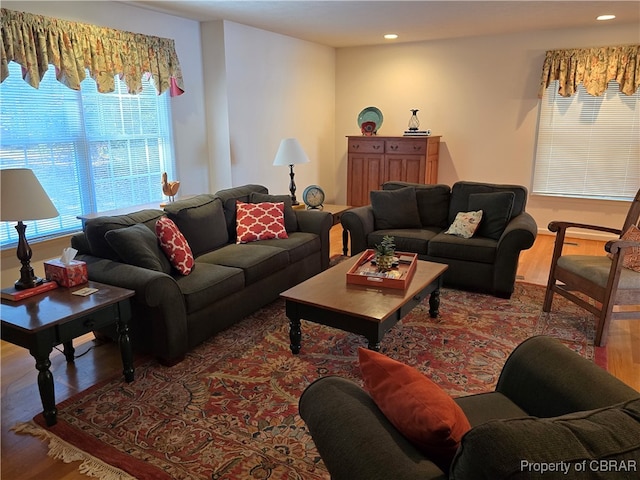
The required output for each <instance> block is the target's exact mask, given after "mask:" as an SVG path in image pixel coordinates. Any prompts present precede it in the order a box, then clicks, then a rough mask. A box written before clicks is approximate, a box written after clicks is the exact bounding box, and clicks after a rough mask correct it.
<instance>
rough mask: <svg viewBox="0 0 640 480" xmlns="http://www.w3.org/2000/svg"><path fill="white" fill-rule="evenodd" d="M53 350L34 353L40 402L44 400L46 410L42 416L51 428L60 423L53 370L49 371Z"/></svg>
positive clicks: (43, 405)
mask: <svg viewBox="0 0 640 480" xmlns="http://www.w3.org/2000/svg"><path fill="white" fill-rule="evenodd" d="M51 350H52V349H51V348H50V349H49V351H48V352H47V353H44V352H43V353H33V352H32V355H33V357H34V358H35V359H36V369H37V370H38V390H39V391H40V400H42V407H43V409H44V410H43V412H42V414H43V415H44V419H45V421H46V422H47V426H49V427H50V426H52V425H55V424H56V423H57V421H58V420H57V416H58V409H57V408H56V398H55V390H54V386H53V374H52V373H51V370H49V367H50V366H51V361H50V360H49V354H50V353H51Z"/></svg>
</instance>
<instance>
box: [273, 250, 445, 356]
mask: <svg viewBox="0 0 640 480" xmlns="http://www.w3.org/2000/svg"><path fill="white" fill-rule="evenodd" d="M359 259H360V255H356V256H355V257H351V258H350V259H349V260H346V261H344V262H342V263H339V264H338V265H336V266H335V267H331V268H329V269H328V270H325V271H323V272H321V273H319V274H317V275H315V276H313V277H311V278H310V279H308V280H305V281H304V282H302V283H299V284H298V285H296V286H295V287H292V288H290V289H288V290H286V291H284V292H283V293H282V294H281V296H282V297H283V298H284V299H285V310H286V314H287V318H289V337H290V340H291V345H290V348H291V352H292V353H294V354H297V353H299V352H300V348H301V345H300V343H301V339H302V332H301V329H300V320H301V319H304V320H308V321H311V322H315V323H319V324H321V325H326V326H329V327H334V328H339V329H340V330H344V331H347V332H351V333H357V334H359V335H364V336H365V337H366V338H367V340H368V341H369V345H368V347H369V348H370V349H371V350H376V351H377V350H380V342H381V340H382V337H383V336H384V334H385V333H386V332H387V331H388V330H389V329H390V328H391V327H393V326H394V325H395V324H396V323H398V322H399V321H400V320H401V319H402V318H403V317H404V316H405V315H406V314H407V313H409V312H410V311H411V310H413V308H414V307H415V306H416V305H418V304H419V303H420V302H422V301H423V300H424V299H425V298H426V297H427V295H429V314H430V315H431V317H433V318H435V317H437V316H438V310H439V308H440V287H441V285H442V274H443V273H444V272H445V271H446V270H447V268H448V266H447V265H445V264H442V263H434V262H425V261H423V260H418V264H417V268H416V272H415V274H414V276H413V278H412V279H411V282H410V283H409V286H408V287H407V288H406V289H404V290H397V289H393V288H384V287H377V286H375V285H372V286H366V285H354V284H348V283H347V279H346V274H347V271H348V270H349V269H350V268H351V267H352V266H353V265H354V264H355V263H356V262H357V261H358V260H359Z"/></svg>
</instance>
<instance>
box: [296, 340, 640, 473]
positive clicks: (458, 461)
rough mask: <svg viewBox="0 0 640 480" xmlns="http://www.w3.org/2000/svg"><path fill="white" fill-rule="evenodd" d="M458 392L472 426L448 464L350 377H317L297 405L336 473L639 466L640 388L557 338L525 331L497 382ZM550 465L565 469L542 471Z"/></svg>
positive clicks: (627, 469)
mask: <svg viewBox="0 0 640 480" xmlns="http://www.w3.org/2000/svg"><path fill="white" fill-rule="evenodd" d="M455 402H456V403H457V404H458V405H459V406H460V407H461V408H462V410H463V411H464V413H465V414H466V416H467V419H468V420H469V423H470V424H471V427H472V428H471V430H469V431H468V432H467V433H466V434H465V435H464V436H463V437H462V441H461V443H460V446H459V447H458V450H457V453H456V455H455V457H454V459H453V462H452V464H451V468H450V470H449V472H444V471H443V470H441V469H440V468H438V467H437V466H436V464H435V463H433V462H432V461H430V460H429V457H428V456H427V455H426V454H425V453H423V452H422V451H420V450H418V449H417V448H416V447H414V446H413V445H412V444H411V443H409V441H408V440H406V439H405V437H404V436H403V435H402V434H401V433H400V432H399V431H398V430H397V429H396V428H395V427H394V426H393V425H392V424H391V423H390V422H389V421H388V420H387V418H386V417H385V416H384V414H383V413H382V412H381V411H380V409H379V408H378V407H377V405H376V404H375V403H374V401H373V399H372V398H371V397H370V396H369V394H368V393H367V392H365V391H364V390H363V389H361V388H360V387H359V386H358V385H356V384H355V383H354V382H352V381H350V380H347V379H344V378H341V377H337V376H328V377H323V378H320V379H318V380H316V381H315V382H314V383H312V384H311V385H309V386H308V387H307V389H306V390H305V391H304V392H303V394H302V396H301V398H300V401H299V410H300V416H301V417H302V418H303V419H304V421H305V422H306V424H307V426H308V428H309V432H310V433H311V435H312V437H313V440H314V442H315V444H316V446H317V448H318V451H319V452H320V456H321V457H322V460H323V461H324V463H325V465H326V467H327V469H328V470H329V473H330V474H331V478H332V480H389V479H393V480H428V479H438V480H444V479H447V478H449V479H459V480H481V479H487V480H501V479H507V478H508V479H541V480H544V479H561V478H562V479H574V478H579V479H592V478H593V479H595V478H598V479H607V480H611V479H618V480H622V479H629V480H631V479H636V478H638V474H639V473H640V393H639V392H637V391H635V390H634V389H632V388H630V387H628V386H627V385H625V384H624V383H622V382H621V381H619V380H618V379H616V378H615V377H613V376H612V375H610V374H609V373H607V372H606V371H605V370H603V369H602V368H600V367H599V366H597V365H595V364H594V363H592V362H590V361H588V360H586V359H584V358H582V357H581V356H580V355H578V354H576V353H574V352H573V351H571V350H570V349H568V348H567V347H565V346H564V345H563V344H562V343H560V342H559V341H558V340H556V339H554V338H551V337H545V336H537V337H532V338H530V339H528V340H525V341H524V342H523V343H521V344H520V345H519V346H518V347H517V348H516V349H515V350H514V351H513V352H512V354H511V355H510V356H509V358H508V359H507V361H506V363H505V365H504V368H503V370H502V373H501V375H500V378H499V380H498V383H497V386H496V389H495V391H493V392H489V393H482V394H478V395H471V396H467V397H460V398H456V399H455ZM522 462H528V463H525V464H523V463H522ZM561 462H565V463H564V464H563V463H561ZM543 465H546V466H554V465H555V466H560V465H564V466H565V467H564V468H568V472H567V473H565V472H564V471H562V472H558V471H556V472H552V471H546V472H544V473H541V472H540V471H539V470H537V471H536V468H538V469H539V468H542V466H543Z"/></svg>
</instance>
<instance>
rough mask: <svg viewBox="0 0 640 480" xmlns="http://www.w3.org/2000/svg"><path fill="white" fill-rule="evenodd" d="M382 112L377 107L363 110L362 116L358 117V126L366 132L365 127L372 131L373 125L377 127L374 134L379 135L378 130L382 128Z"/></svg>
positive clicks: (374, 128)
mask: <svg viewBox="0 0 640 480" xmlns="http://www.w3.org/2000/svg"><path fill="white" fill-rule="evenodd" d="M382 120H383V117H382V112H381V111H380V110H379V109H378V108H376V107H367V108H365V109H363V110H362V111H361V112H360V114H359V115H358V126H359V127H360V130H362V131H363V133H364V131H365V129H363V126H364V127H368V128H366V130H367V131H368V130H370V129H371V124H372V123H373V124H374V125H375V126H374V127H373V132H372V133H374V134H375V133H377V131H378V129H379V128H380V127H381V126H382ZM365 124H367V125H365Z"/></svg>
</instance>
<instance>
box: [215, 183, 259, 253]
mask: <svg viewBox="0 0 640 480" xmlns="http://www.w3.org/2000/svg"><path fill="white" fill-rule="evenodd" d="M253 192H257V193H265V194H267V193H269V190H267V188H266V187H263V186H262V185H242V186H241V187H233V188H227V189H225V190H220V191H218V192H216V197H218V198H219V199H220V201H221V202H222V207H223V209H224V219H225V222H226V223H227V232H228V235H229V242H231V243H235V242H236V201H238V200H240V201H241V202H245V203H249V202H250V198H251V194H252V193H253Z"/></svg>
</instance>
